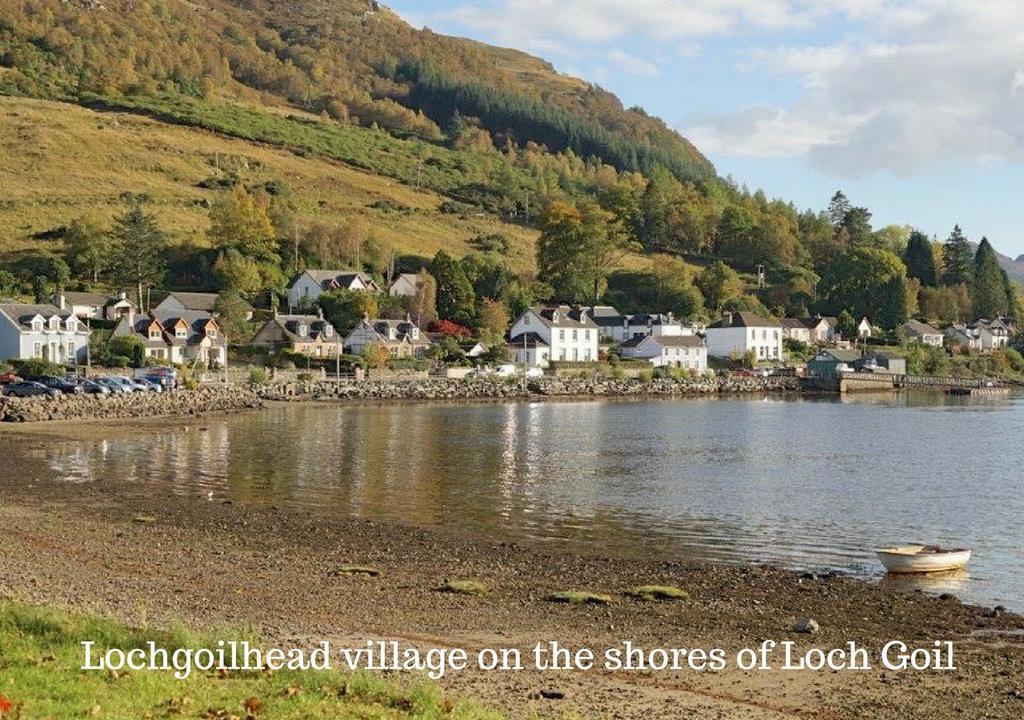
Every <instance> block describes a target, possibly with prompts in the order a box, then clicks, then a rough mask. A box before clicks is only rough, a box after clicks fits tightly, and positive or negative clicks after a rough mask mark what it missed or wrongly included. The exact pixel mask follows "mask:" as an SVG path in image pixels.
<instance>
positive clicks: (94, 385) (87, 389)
mask: <svg viewBox="0 0 1024 720" xmlns="http://www.w3.org/2000/svg"><path fill="white" fill-rule="evenodd" d="M78 386H79V387H80V388H82V392H83V393H85V394H86V395H110V394H111V390H110V388H109V387H107V386H106V385H101V384H100V383H99V382H98V381H96V380H84V379H83V380H81V381H80V382H79V383H78Z"/></svg>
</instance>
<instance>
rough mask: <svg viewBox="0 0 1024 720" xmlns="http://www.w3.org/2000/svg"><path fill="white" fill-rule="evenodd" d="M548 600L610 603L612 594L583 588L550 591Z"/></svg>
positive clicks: (572, 603)
mask: <svg viewBox="0 0 1024 720" xmlns="http://www.w3.org/2000/svg"><path fill="white" fill-rule="evenodd" d="M547 599H548V600H550V601H551V602H557V603H567V604H569V605H611V604H612V602H614V601H613V600H612V596H611V595H604V594H602V593H592V592H586V591H583V590H566V591H563V592H556V593H551V594H550V595H548V598H547Z"/></svg>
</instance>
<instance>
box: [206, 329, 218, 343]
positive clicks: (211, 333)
mask: <svg viewBox="0 0 1024 720" xmlns="http://www.w3.org/2000/svg"><path fill="white" fill-rule="evenodd" d="M206 337H208V338H210V339H211V340H216V339H217V328H215V327H208V328H206Z"/></svg>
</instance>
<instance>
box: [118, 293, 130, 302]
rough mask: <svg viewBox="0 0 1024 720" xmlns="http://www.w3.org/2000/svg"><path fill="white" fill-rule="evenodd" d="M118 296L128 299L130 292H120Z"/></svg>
mask: <svg viewBox="0 0 1024 720" xmlns="http://www.w3.org/2000/svg"><path fill="white" fill-rule="evenodd" d="M117 296H118V298H120V299H121V300H127V299H128V293H126V292H120V293H118V295H117Z"/></svg>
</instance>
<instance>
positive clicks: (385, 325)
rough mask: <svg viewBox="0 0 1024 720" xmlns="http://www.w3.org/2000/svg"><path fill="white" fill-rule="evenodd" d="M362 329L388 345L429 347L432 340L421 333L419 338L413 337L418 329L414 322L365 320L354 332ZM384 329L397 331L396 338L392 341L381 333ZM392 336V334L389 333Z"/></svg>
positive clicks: (407, 320) (389, 319) (383, 319)
mask: <svg viewBox="0 0 1024 720" xmlns="http://www.w3.org/2000/svg"><path fill="white" fill-rule="evenodd" d="M360 327H362V328H366V329H368V330H370V331H371V332H372V333H373V334H374V335H376V336H377V338H378V339H379V342H382V343H385V344H387V345H391V344H395V343H405V342H408V343H410V344H412V345H429V344H430V339H429V338H427V337H426V336H424V335H423V333H420V336H419V338H415V337H413V330H414V329H415V328H416V324H415V323H414V322H412V320H409V319H405V320H394V319H392V318H373V319H367V318H364V319H363V320H362V321H361V322H360V323H359V325H358V326H356V328H355V329H354V330H353V331H352V332H353V333H354V332H356V330H358V329H359V328H360ZM382 329H391V330H394V331H395V338H394V339H391V338H389V337H387V336H386V335H384V333H383V332H381V330H382ZM389 334H390V333H389ZM349 337H350V338H351V337H352V335H351V333H350V334H349Z"/></svg>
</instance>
